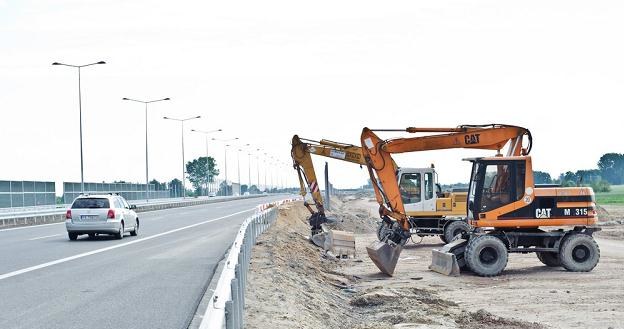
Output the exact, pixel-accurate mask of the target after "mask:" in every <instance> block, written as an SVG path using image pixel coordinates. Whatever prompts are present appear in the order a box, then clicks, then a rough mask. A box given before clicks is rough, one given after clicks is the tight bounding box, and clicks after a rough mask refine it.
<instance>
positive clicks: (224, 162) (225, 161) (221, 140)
mask: <svg viewBox="0 0 624 329" xmlns="http://www.w3.org/2000/svg"><path fill="white" fill-rule="evenodd" d="M212 140H213V141H219V142H223V143H226V142H231V141H235V140H238V137H234V138H230V139H218V138H214V137H213V138H212ZM228 146H230V145H228V144H225V145H224V146H223V150H224V156H223V168H224V169H225V193H226V194H227V193H228V185H227V148H228Z"/></svg>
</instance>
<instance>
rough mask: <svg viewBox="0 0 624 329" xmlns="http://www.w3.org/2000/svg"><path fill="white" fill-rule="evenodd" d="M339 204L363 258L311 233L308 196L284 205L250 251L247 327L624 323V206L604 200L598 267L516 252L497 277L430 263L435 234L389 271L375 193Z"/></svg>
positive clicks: (341, 225)
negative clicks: (433, 267) (374, 255)
mask: <svg viewBox="0 0 624 329" xmlns="http://www.w3.org/2000/svg"><path fill="white" fill-rule="evenodd" d="M332 207H333V208H332V209H333V210H334V211H333V212H331V215H333V217H334V218H336V220H337V223H336V224H335V226H336V228H338V229H342V230H347V231H353V232H355V233H356V248H357V255H356V257H355V258H352V259H348V260H345V259H342V260H338V259H336V258H335V257H332V255H327V254H326V253H325V252H324V251H323V250H322V249H321V248H318V247H316V246H315V245H313V244H312V243H310V242H309V241H308V235H309V228H308V225H307V222H306V219H307V217H308V216H309V213H308V212H307V210H306V209H305V207H304V206H303V205H302V203H301V202H296V203H291V204H287V205H284V206H282V207H281V208H280V210H279V217H278V221H277V222H276V224H275V225H273V226H272V227H271V228H270V229H269V230H268V231H267V232H266V233H265V234H263V235H262V236H261V237H260V238H259V240H258V243H257V245H256V246H255V248H254V251H253V256H252V260H251V267H250V273H249V275H248V284H247V291H246V308H245V327H246V328H313V329H320V328H376V329H378V328H410V329H411V328H501V329H502V328H605V329H607V328H614V329H615V328H624V280H623V279H622V274H624V225H623V223H624V222H623V221H622V219H623V218H624V206H609V207H605V208H600V214H601V223H600V224H601V226H602V227H603V229H604V230H603V231H602V232H600V233H599V234H598V235H597V237H596V238H597V241H598V244H599V245H600V249H601V258H600V262H599V264H598V266H597V267H596V268H595V269H594V270H593V271H592V272H589V273H572V272H567V271H565V270H564V269H563V268H548V267H546V266H544V265H542V263H540V262H539V261H538V259H537V257H536V256H535V255H534V254H511V255H510V258H509V263H508V266H507V268H506V270H505V271H504V272H503V273H502V275H500V276H497V277H493V278H483V277H479V276H476V275H473V274H471V273H470V272H468V273H464V272H462V275H461V276H460V277H447V276H444V275H441V274H438V273H435V272H432V271H429V270H428V265H429V264H430V262H431V249H432V248H436V247H441V246H442V242H441V240H440V239H439V238H438V237H425V238H423V239H422V241H421V239H420V238H416V237H415V238H414V242H415V243H412V242H410V243H409V244H408V245H406V247H405V249H404V250H403V252H402V253H401V257H400V260H399V263H398V265H397V269H396V271H395V274H394V276H393V277H388V276H386V275H384V274H382V273H380V272H379V270H378V269H377V268H376V267H375V265H374V264H373V263H372V261H370V259H369V258H368V256H367V254H366V250H365V247H366V246H367V245H368V244H370V243H372V242H373V241H376V236H375V233H374V231H375V228H376V226H377V216H376V213H377V204H376V202H375V201H374V199H372V198H371V197H370V196H369V195H363V194H361V195H349V196H341V197H340V198H339V199H336V198H334V199H332Z"/></svg>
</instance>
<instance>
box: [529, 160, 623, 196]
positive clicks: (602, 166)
mask: <svg viewBox="0 0 624 329" xmlns="http://www.w3.org/2000/svg"><path fill="white" fill-rule="evenodd" d="M533 179H534V181H535V184H560V185H562V186H581V185H585V186H591V187H592V188H593V189H594V191H596V192H609V191H610V190H611V185H620V184H624V153H605V154H603V155H602V156H601V157H600V159H599V160H598V163H597V168H595V169H584V170H577V171H575V172H573V171H567V172H565V173H562V174H560V175H559V177H557V178H552V177H551V176H550V174H549V173H547V172H543V171H534V172H533Z"/></svg>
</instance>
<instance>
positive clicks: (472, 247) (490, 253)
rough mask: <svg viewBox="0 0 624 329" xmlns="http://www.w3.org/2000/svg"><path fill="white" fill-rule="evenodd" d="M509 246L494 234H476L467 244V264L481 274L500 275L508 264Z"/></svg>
mask: <svg viewBox="0 0 624 329" xmlns="http://www.w3.org/2000/svg"><path fill="white" fill-rule="evenodd" d="M507 256H508V254H507V246H505V244H504V243H503V241H501V240H500V239H499V238H497V237H495V236H492V235H474V236H472V237H470V240H469V241H468V244H467V245H466V253H465V260H466V264H467V265H468V267H469V268H470V270H472V271H473V272H474V273H475V274H477V275H479V276H496V275H499V274H500V273H501V272H502V271H503V270H504V269H505V267H506V266H507Z"/></svg>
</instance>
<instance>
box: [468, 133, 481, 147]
mask: <svg viewBox="0 0 624 329" xmlns="http://www.w3.org/2000/svg"><path fill="white" fill-rule="evenodd" d="M479 135H480V134H470V135H466V136H464V142H466V145H473V144H479Z"/></svg>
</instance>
